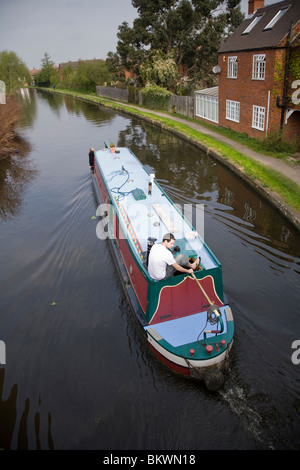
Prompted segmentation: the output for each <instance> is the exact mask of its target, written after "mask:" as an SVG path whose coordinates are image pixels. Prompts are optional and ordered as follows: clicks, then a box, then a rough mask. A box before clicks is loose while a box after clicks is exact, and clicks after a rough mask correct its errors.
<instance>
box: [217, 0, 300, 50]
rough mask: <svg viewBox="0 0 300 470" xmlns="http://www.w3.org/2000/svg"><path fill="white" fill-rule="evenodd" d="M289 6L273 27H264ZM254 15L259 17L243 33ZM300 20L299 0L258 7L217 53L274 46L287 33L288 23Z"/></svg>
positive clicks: (287, 0) (286, 0)
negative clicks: (247, 31)
mask: <svg viewBox="0 0 300 470" xmlns="http://www.w3.org/2000/svg"><path fill="white" fill-rule="evenodd" d="M284 7H289V8H288V9H287V11H286V12H285V13H284V15H282V17H281V18H280V19H279V21H278V22H277V23H276V24H274V26H273V28H271V29H266V30H264V28H265V27H266V26H267V25H268V24H269V23H270V21H271V20H272V19H273V18H274V17H275V15H276V13H278V12H279V11H280V10H281V9H282V8H284ZM256 17H261V18H260V20H259V21H258V22H257V23H256V24H255V26H254V27H253V29H251V31H250V32H249V33H248V34H243V33H244V31H245V30H246V28H247V27H248V26H249V25H250V24H251V23H252V21H253V20H254V19H255V18H256ZM299 21H300V0H284V1H283V2H278V3H275V4H273V5H269V6H265V7H264V8H260V9H258V10H257V11H256V12H255V13H254V14H253V16H251V18H247V19H246V20H244V21H243V22H242V23H241V24H240V25H239V26H238V27H237V29H236V30H235V31H234V33H233V34H232V35H231V36H230V37H229V38H228V39H227V40H226V41H224V42H223V44H222V45H221V47H220V49H219V53H223V52H237V51H243V50H253V49H268V48H275V47H276V46H278V45H279V44H280V43H281V41H282V40H283V39H284V38H285V37H286V36H287V35H288V34H289V31H290V25H291V23H293V25H295V24H296V23H297V22H299Z"/></svg>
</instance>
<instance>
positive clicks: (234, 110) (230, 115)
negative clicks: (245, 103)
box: [226, 100, 240, 122]
mask: <svg viewBox="0 0 300 470" xmlns="http://www.w3.org/2000/svg"><path fill="white" fill-rule="evenodd" d="M226 119H229V120H230V121H235V122H240V103H239V101H230V100H226Z"/></svg>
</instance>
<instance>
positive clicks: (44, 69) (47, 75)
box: [35, 52, 55, 87]
mask: <svg viewBox="0 0 300 470" xmlns="http://www.w3.org/2000/svg"><path fill="white" fill-rule="evenodd" d="M54 67H55V65H54V62H52V60H51V57H50V56H49V54H48V53H47V52H45V54H44V57H43V59H42V62H41V71H40V72H39V73H38V74H37V75H36V76H35V83H36V85H38V86H42V87H49V86H50V85H51V77H52V79H55V74H54V70H55V68H54Z"/></svg>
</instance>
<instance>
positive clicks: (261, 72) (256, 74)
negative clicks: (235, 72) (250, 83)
mask: <svg viewBox="0 0 300 470" xmlns="http://www.w3.org/2000/svg"><path fill="white" fill-rule="evenodd" d="M265 73H266V55H265V54H260V55H254V56H253V68H252V78H253V79H254V80H264V79H265Z"/></svg>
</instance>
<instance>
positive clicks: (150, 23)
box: [117, 0, 243, 81]
mask: <svg viewBox="0 0 300 470" xmlns="http://www.w3.org/2000/svg"><path fill="white" fill-rule="evenodd" d="M240 2H241V0H132V5H133V6H134V7H135V8H137V11H138V14H139V17H138V18H136V19H135V20H134V22H133V26H132V28H130V27H129V26H128V24H127V23H123V24H122V25H121V26H119V32H118V39H119V41H118V44H117V53H118V56H119V58H120V63H121V64H122V66H123V67H124V68H125V69H127V70H128V69H130V68H131V69H134V71H135V72H136V73H138V74H139V70H140V66H141V65H142V64H143V63H144V62H145V61H146V60H149V59H150V60H151V57H153V54H154V53H160V54H161V56H162V57H169V56H170V55H172V57H173V59H174V60H175V63H176V65H177V67H181V68H182V69H183V70H185V72H186V73H187V74H188V75H189V77H191V78H193V79H194V80H195V81H197V80H201V79H203V78H204V77H208V76H209V75H210V74H211V69H212V66H213V65H215V63H216V60H217V51H218V49H219V45H220V41H221V39H222V38H224V37H226V35H228V34H229V32H230V31H231V29H233V28H235V27H236V26H237V25H238V24H239V23H240V22H241V21H242V19H243V15H242V13H241V10H240Z"/></svg>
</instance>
